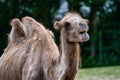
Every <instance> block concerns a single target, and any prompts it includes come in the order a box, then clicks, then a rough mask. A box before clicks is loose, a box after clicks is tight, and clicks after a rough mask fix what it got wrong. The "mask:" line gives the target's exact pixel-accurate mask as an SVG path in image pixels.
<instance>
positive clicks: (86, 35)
mask: <svg viewBox="0 0 120 80" xmlns="http://www.w3.org/2000/svg"><path fill="white" fill-rule="evenodd" d="M79 38H80V40H81V42H86V41H88V40H89V39H90V36H89V34H88V33H84V34H80V36H79Z"/></svg>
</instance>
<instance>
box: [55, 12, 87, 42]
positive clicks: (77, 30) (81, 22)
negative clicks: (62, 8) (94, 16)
mask: <svg viewBox="0 0 120 80" xmlns="http://www.w3.org/2000/svg"><path fill="white" fill-rule="evenodd" d="M54 26H55V28H56V29H61V28H65V31H66V33H67V34H66V35H67V40H68V41H69V42H85V41H88V40H89V35H88V33H87V32H88V30H89V27H88V21H87V20H86V19H83V18H82V17H81V16H80V15H78V14H75V13H68V14H66V15H65V16H64V18H63V19H62V20H61V21H59V22H58V21H57V22H56V23H55V25H54Z"/></svg>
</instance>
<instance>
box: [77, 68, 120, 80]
mask: <svg viewBox="0 0 120 80" xmlns="http://www.w3.org/2000/svg"><path fill="white" fill-rule="evenodd" d="M75 80H120V66H114V67H101V68H88V69H80V70H79V71H78V73H77V76H76V79H75Z"/></svg>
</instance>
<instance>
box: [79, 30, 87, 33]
mask: <svg viewBox="0 0 120 80" xmlns="http://www.w3.org/2000/svg"><path fill="white" fill-rule="evenodd" d="M87 32H88V30H82V31H81V30H80V31H79V34H85V33H87Z"/></svg>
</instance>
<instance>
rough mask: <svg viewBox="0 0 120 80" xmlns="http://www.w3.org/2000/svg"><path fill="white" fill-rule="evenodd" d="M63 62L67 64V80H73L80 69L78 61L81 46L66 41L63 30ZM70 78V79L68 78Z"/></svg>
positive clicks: (61, 48)
mask: <svg viewBox="0 0 120 80" xmlns="http://www.w3.org/2000/svg"><path fill="white" fill-rule="evenodd" d="M60 38H61V47H60V51H61V59H60V60H61V62H62V63H63V64H65V66H66V69H65V76H64V78H65V80H72V79H73V78H74V77H75V75H76V72H77V69H78V61H79V45H78V43H72V42H68V41H67V40H66V33H65V31H64V30H63V31H62V30H61V36H60ZM67 76H69V79H66V77H67Z"/></svg>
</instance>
